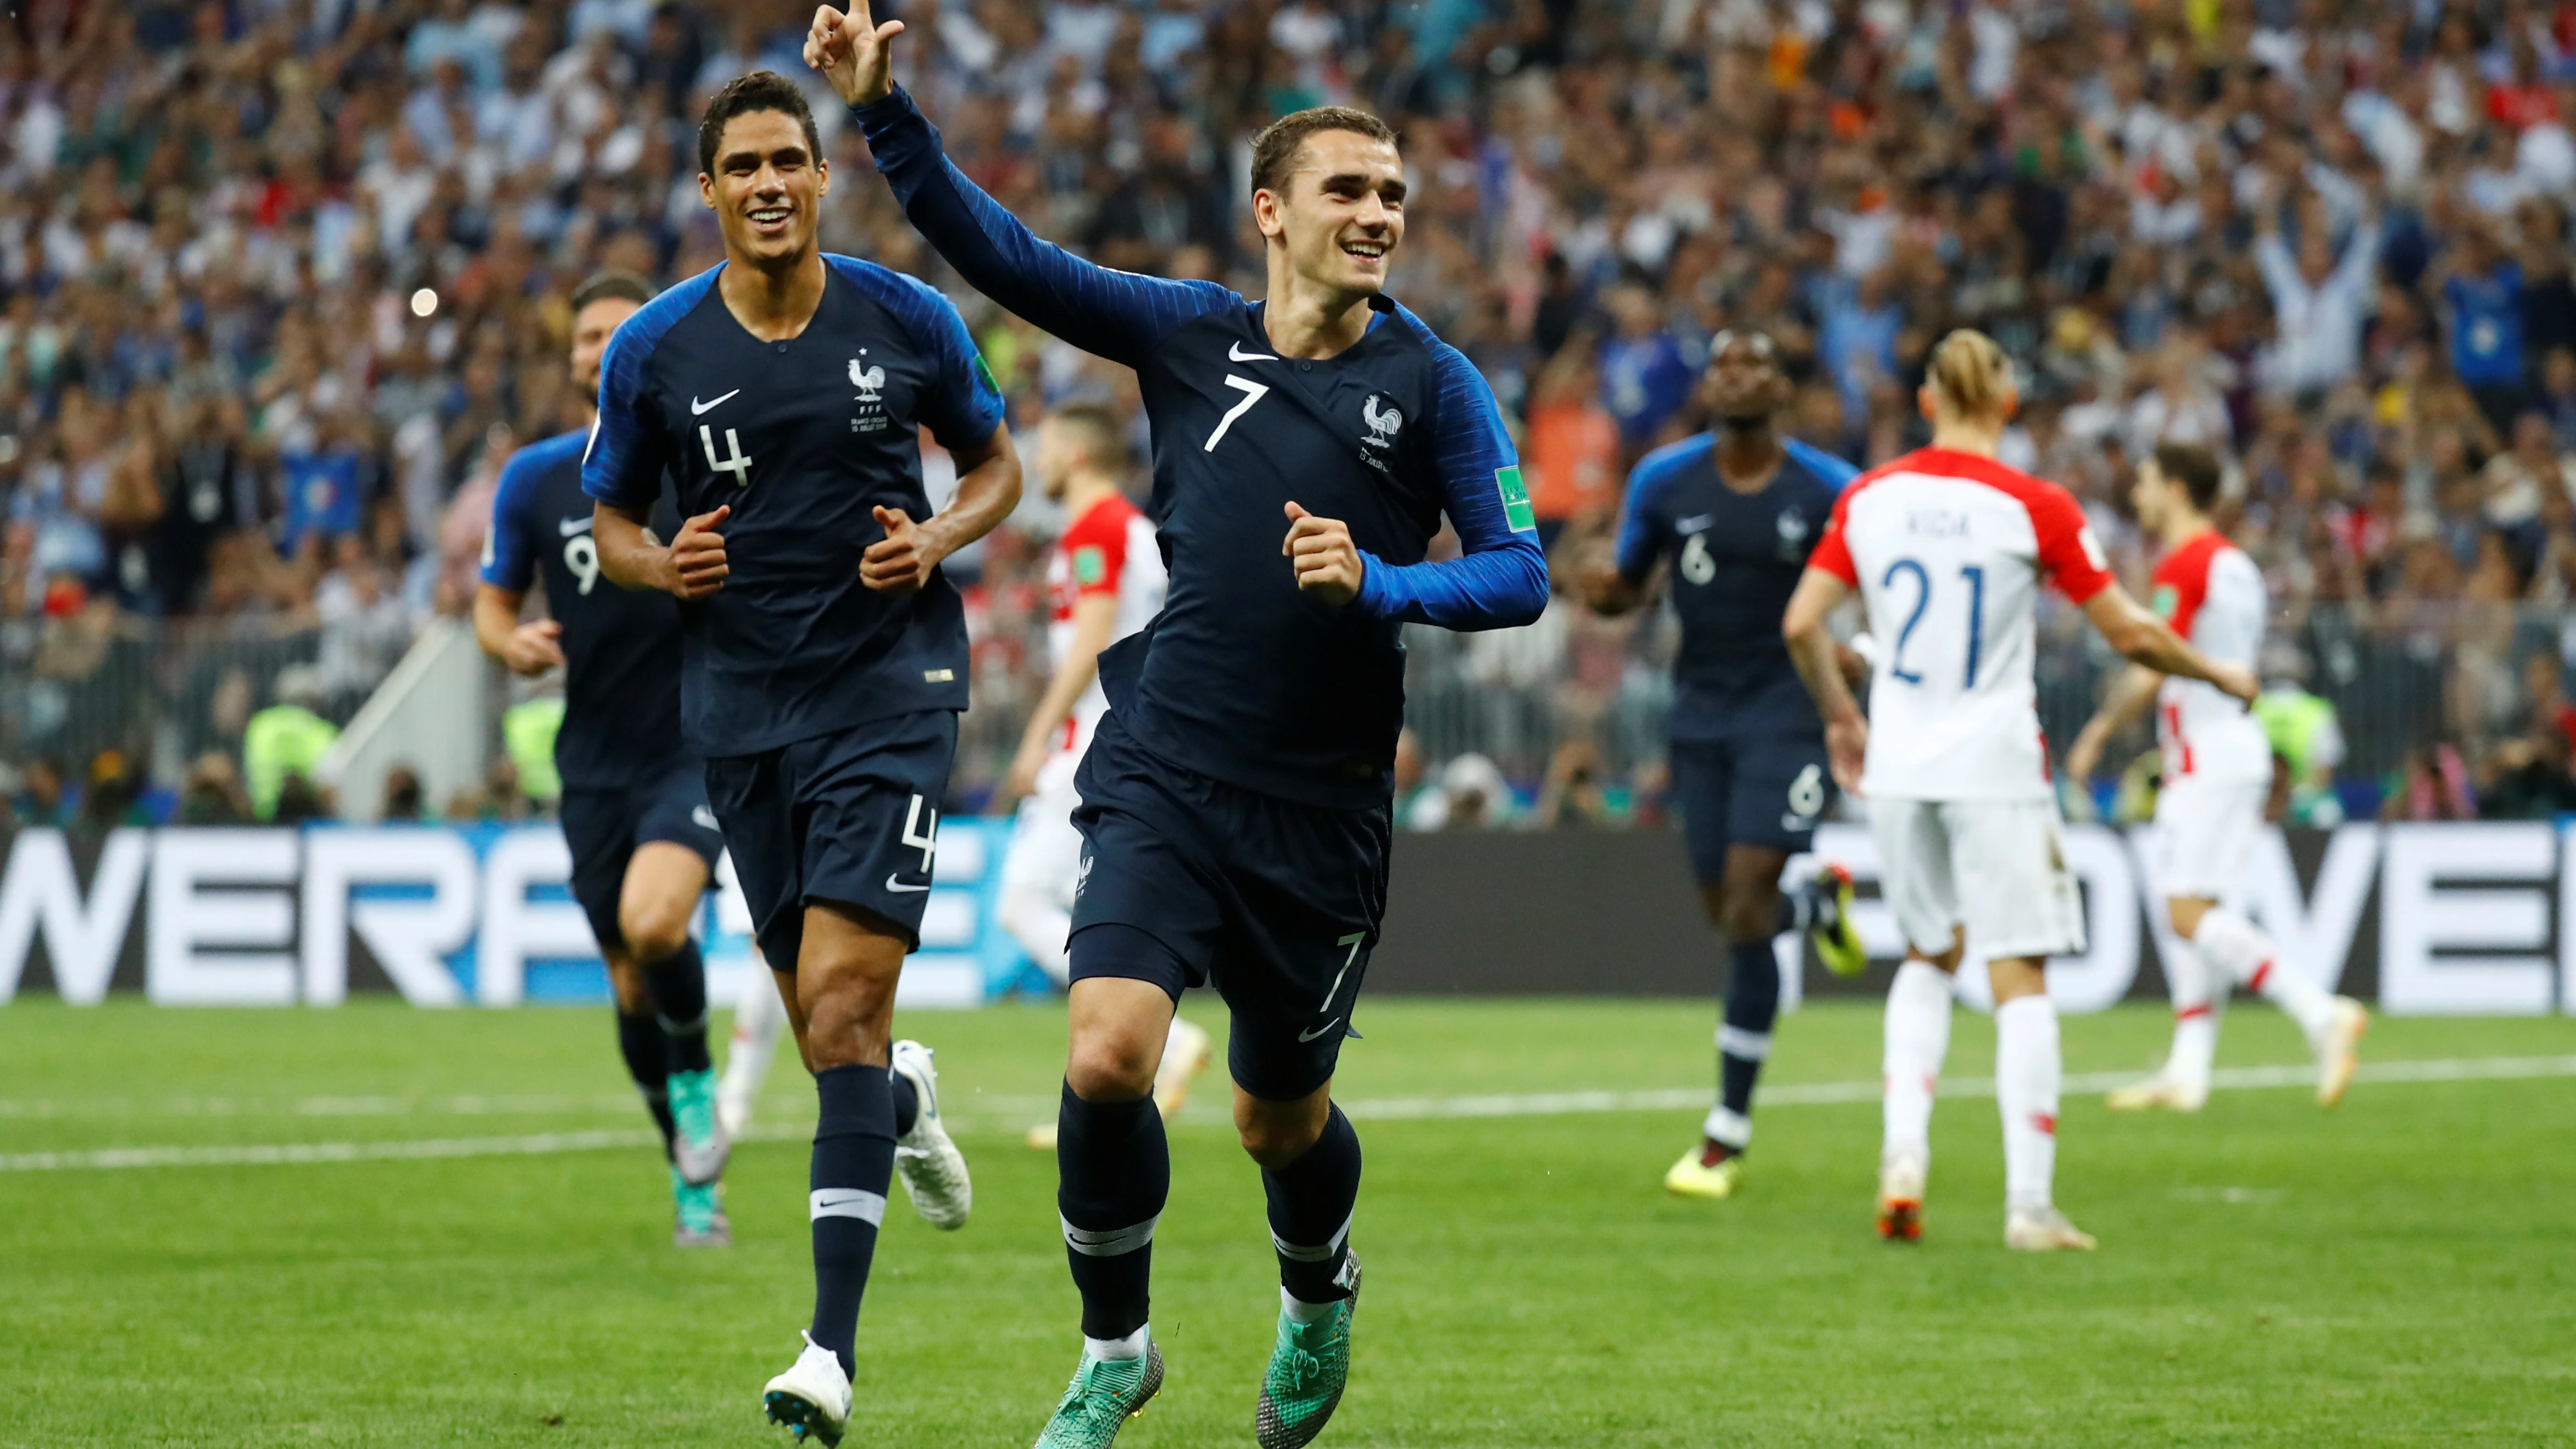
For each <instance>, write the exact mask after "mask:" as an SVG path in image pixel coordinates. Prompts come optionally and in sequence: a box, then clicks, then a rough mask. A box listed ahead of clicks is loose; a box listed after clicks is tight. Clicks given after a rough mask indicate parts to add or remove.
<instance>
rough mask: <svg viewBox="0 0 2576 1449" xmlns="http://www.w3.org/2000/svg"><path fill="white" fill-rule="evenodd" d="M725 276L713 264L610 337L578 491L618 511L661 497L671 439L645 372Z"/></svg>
mask: <svg viewBox="0 0 2576 1449" xmlns="http://www.w3.org/2000/svg"><path fill="white" fill-rule="evenodd" d="M723 270H724V266H723V264H722V263H718V264H717V265H715V266H712V267H709V268H708V269H706V270H705V271H703V272H700V273H698V274H697V275H696V276H694V277H691V278H689V279H688V280H687V281H685V282H680V283H677V284H675V285H674V286H672V288H671V289H670V290H669V291H666V292H664V293H663V294H662V295H660V296H658V297H655V298H654V299H653V300H652V301H650V302H647V303H645V304H644V305H643V306H642V307H641V308H639V309H638V310H637V311H636V313H635V315H634V316H632V317H629V318H627V319H626V320H625V321H624V322H621V323H619V324H618V326H617V330H616V331H615V332H613V333H611V334H610V335H609V338H608V352H607V354H606V355H605V356H603V357H601V358H600V361H599V421H598V422H597V423H596V424H595V425H593V427H592V428H591V434H590V446H589V448H588V450H587V451H586V452H584V453H583V454H582V459H581V491H582V492H584V493H587V494H589V495H590V496H591V497H593V498H596V499H599V500H600V501H602V502H604V503H614V504H616V505H618V506H619V507H621V508H643V507H648V506H650V505H651V504H652V502H653V499H654V497H655V496H656V495H658V494H659V493H660V492H661V489H662V464H663V459H664V457H665V453H664V450H665V449H666V448H667V447H668V446H669V445H670V440H669V439H667V438H664V437H663V436H662V435H661V428H660V425H659V423H658V422H657V421H656V420H655V418H654V416H653V412H652V409H651V408H650V407H648V406H646V404H645V398H644V381H645V379H644V374H645V370H646V368H647V367H649V366H650V365H651V363H652V361H653V353H654V350H655V349H656V348H658V347H660V346H661V345H662V339H663V337H665V336H666V335H668V334H669V332H670V330H671V329H672V328H673V327H676V326H678V325H679V322H680V319H681V318H683V317H686V316H688V315H689V314H690V313H691V312H694V311H696V310H697V308H698V305H699V304H700V303H702V302H704V301H705V300H706V299H707V294H708V293H709V292H712V291H714V290H715V285H716V277H717V275H718V274H719V273H721V272H723Z"/></svg>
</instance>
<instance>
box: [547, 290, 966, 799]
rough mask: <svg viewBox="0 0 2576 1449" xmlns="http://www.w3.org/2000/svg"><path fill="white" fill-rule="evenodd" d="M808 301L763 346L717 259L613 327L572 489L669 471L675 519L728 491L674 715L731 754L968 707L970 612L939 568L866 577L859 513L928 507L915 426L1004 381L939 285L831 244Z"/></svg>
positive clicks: (954, 432) (959, 440) (686, 626)
mask: <svg viewBox="0 0 2576 1449" xmlns="http://www.w3.org/2000/svg"><path fill="white" fill-rule="evenodd" d="M823 260H824V264H825V265H824V280H823V299H822V301H821V303H820V304H819V305H818V306H817V307H816V309H815V312H814V317H813V320H812V321H810V322H808V323H807V324H806V327H805V330H804V331H803V332H802V333H801V334H799V335H798V336H796V337H795V338H793V339H791V340H788V341H785V342H763V341H762V340H760V339H759V338H757V337H754V336H752V335H751V333H750V332H748V331H746V330H744V328H743V325H742V324H741V323H740V322H739V321H736V320H735V318H734V315H733V313H732V311H731V310H730V309H728V308H727V307H726V306H725V303H724V297H723V296H722V294H721V293H720V292H719V291H718V290H717V288H716V278H717V277H718V276H719V275H720V274H722V272H723V271H724V268H723V266H722V265H718V266H717V267H715V268H713V269H711V270H709V271H706V272H703V273H701V274H699V275H697V276H695V277H691V278H690V279H689V280H687V281H685V282H682V283H680V284H679V285H677V286H675V287H673V288H671V289H670V290H669V291H667V292H664V293H663V294H662V295H660V296H658V297H656V298H654V299H653V300H652V301H651V302H648V303H646V304H645V305H644V307H643V309H642V310H641V311H639V312H637V313H636V314H635V315H634V316H632V317H630V318H628V319H627V320H626V322H625V324H624V325H623V326H620V327H619V328H618V329H617V332H616V335H615V336H613V337H612V338H610V339H609V344H608V354H607V357H606V358H605V359H604V360H603V362H602V363H601V368H600V383H599V423H598V425H597V427H596V428H595V429H594V430H593V432H592V435H591V444H590V450H589V452H588V454H587V456H585V458H584V459H583V461H582V470H581V486H582V488H583V489H584V491H586V492H587V493H589V495H590V496H591V497H593V498H596V499H600V500H602V501H604V502H607V503H612V504H615V505H617V506H619V507H630V506H637V507H640V506H643V505H645V504H648V503H650V502H651V501H652V499H653V497H654V495H655V494H656V493H657V492H658V491H659V490H660V488H661V487H662V480H663V478H664V477H665V476H666V475H667V476H668V477H669V479H670V480H671V483H672V485H673V487H674V488H675V490H676V491H677V494H678V498H679V508H680V512H681V514H682V515H683V516H687V517H694V516H696V515H698V514H702V513H707V512H710V511H712V510H714V509H715V508H716V507H717V506H718V505H719V504H730V505H731V506H732V508H733V513H732V515H731V516H730V517H729V518H727V519H726V521H725V522H724V524H723V525H722V526H721V527H720V528H719V529H718V530H717V531H718V532H719V533H721V534H722V535H723V536H724V541H725V565H726V568H727V569H728V573H727V575H726V577H725V581H724V587H722V588H720V589H718V590H717V591H716V592H715V593H714V594H712V595H710V596H708V597H707V598H705V599H701V600H698V601H696V602H694V603H686V604H682V605H681V606H680V619H681V637H682V640H683V649H682V658H683V669H682V674H681V685H680V706H681V720H682V724H683V727H684V728H685V729H686V731H687V733H688V738H689V742H690V743H691V744H692V745H694V746H696V747H697V749H698V750H699V752H700V753H702V754H706V755H709V756H716V755H746V754H753V753H757V752H759V751H762V750H768V749H775V748H777V747H778V746H780V745H785V744H792V743H794V742H795V741H798V740H803V739H811V738H813V737H814V736H816V735H822V734H829V733H832V732H834V731H838V730H845V729H848V728H850V727H852V726H854V725H858V724H863V723H866V722H867V721H870V720H878V719H886V718H890V717H892V716H895V715H902V714H912V713H915V712H917V711H921V710H932V709H949V710H958V709H964V708H965V707H966V664H967V660H966V614H965V608H964V605H963V604H962V602H961V601H960V600H959V598H958V596H957V589H956V587H955V586H954V585H952V584H950V583H949V582H948V580H947V578H946V576H945V575H944V574H935V575H934V576H933V578H932V579H931V581H930V583H929V585H928V586H927V587H925V588H922V589H920V590H918V591H917V592H914V593H911V594H885V593H879V592H877V591H875V590H873V589H870V588H868V587H866V586H865V585H863V584H861V583H860V582H859V556H860V555H861V554H862V553H864V552H865V551H866V550H867V547H868V545H870V544H872V543H875V542H877V541H878V540H880V539H882V538H884V537H885V529H884V528H883V527H881V526H879V525H878V523H877V521H876V517H875V515H874V512H873V510H874V509H875V508H877V507H878V506H879V505H883V506H884V507H887V508H900V509H902V510H904V512H905V513H907V514H909V515H910V516H911V517H913V518H914V519H922V518H927V517H929V516H930V498H929V495H928V494H926V493H925V492H924V491H923V490H922V481H921V442H920V434H919V431H918V430H919V429H920V428H923V427H927V428H928V429H930V432H931V435H932V436H933V437H935V438H937V439H938V440H939V442H940V443H941V444H942V445H943V446H946V447H949V448H965V447H971V446H975V445H979V444H982V443H984V442H986V441H987V440H989V439H990V438H991V437H992V436H993V431H994V429H996V428H998V427H999V426H1001V421H1002V395H1001V393H1000V391H999V390H998V389H997V388H995V387H994V385H993V379H992V374H991V373H990V372H988V371H986V370H985V368H984V364H983V360H982V359H981V358H980V357H978V356H977V355H976V352H975V344H974V340H973V339H972V338H971V337H969V336H968V335H967V332H966V323H965V320H964V319H963V318H961V317H959V316H958V315H957V309H956V308H955V307H954V306H952V305H950V303H949V301H948V299H947V298H945V297H943V296H941V295H939V293H938V292H936V291H934V290H932V289H931V288H930V287H929V286H927V285H925V284H923V283H922V282H919V281H917V280H915V279H913V278H911V277H907V276H904V275H903V274H902V273H900V272H894V271H889V270H887V269H886V268H884V267H880V266H878V265H876V264H875V263H873V262H864V261H859V260H857V259H855V258H852V257H843V256H831V255H826V256H825V257H824V259H823Z"/></svg>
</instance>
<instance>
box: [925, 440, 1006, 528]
mask: <svg viewBox="0 0 2576 1449" xmlns="http://www.w3.org/2000/svg"><path fill="white" fill-rule="evenodd" d="M997 436H1005V435H997ZM961 461H963V460H961ZM1019 506H1020V460H1019V458H1018V457H1017V456H1016V455H1014V454H1013V453H1011V452H1010V451H1009V449H1007V448H1005V449H1003V450H1002V451H999V452H996V453H994V454H992V455H991V456H988V457H986V458H985V459H984V460H983V461H981V462H979V463H976V464H974V465H973V466H972V467H970V468H968V469H967V470H966V471H965V472H964V473H962V474H960V475H959V476H958V479H957V496H956V497H954V498H951V499H950V500H948V506H947V507H945V508H943V509H941V510H939V511H938V512H937V513H935V514H933V515H931V516H930V517H929V518H928V519H925V520H924V521H923V522H922V525H921V530H922V532H924V533H927V534H929V535H930V536H931V538H932V539H933V540H934V542H935V544H936V546H937V548H938V550H939V555H938V556H939V557H941V558H946V557H947V556H948V555H950V554H953V553H955V552H956V551H957V550H959V549H961V548H964V547H965V546H966V545H968V544H970V543H973V542H974V541H975V540H977V539H979V538H982V537H983V536H984V535H985V534H988V533H991V532H992V531H993V530H994V528H996V527H997V526H999V525H1000V523H1001V521H1002V520H1003V519H1005V518H1008V517H1010V516H1011V510H1012V509H1014V508H1017V507H1019Z"/></svg>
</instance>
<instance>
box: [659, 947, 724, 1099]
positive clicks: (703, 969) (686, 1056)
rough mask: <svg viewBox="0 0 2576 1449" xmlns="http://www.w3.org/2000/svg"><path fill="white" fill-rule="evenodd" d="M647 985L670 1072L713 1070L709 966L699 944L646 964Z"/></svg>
mask: <svg viewBox="0 0 2576 1449" xmlns="http://www.w3.org/2000/svg"><path fill="white" fill-rule="evenodd" d="M644 985H645V988H646V989H647V990H649V991H651V992H652V993H653V1010H654V1013H655V1014H656V1015H657V1016H659V1017H660V1018H661V1025H662V1034H663V1036H664V1037H665V1038H666V1039H667V1042H668V1045H667V1047H666V1050H667V1051H668V1052H669V1054H670V1063H671V1070H672V1071H675V1072H703V1071H706V1070H707V1069H709V1068H710V1067H712V1066H714V1065H715V1062H714V1059H713V1058H711V1057H709V1056H708V1055H707V965H706V962H705V961H704V960H703V959H702V958H701V957H700V956H699V955H698V943H697V942H695V941H688V940H684V941H682V942H681V943H680V949H679V950H677V951H674V952H672V953H671V954H670V955H668V956H665V957H663V958H662V959H661V960H659V961H648V962H646V963H645V965H644Z"/></svg>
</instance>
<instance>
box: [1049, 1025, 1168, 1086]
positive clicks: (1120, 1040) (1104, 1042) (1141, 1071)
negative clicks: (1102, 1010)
mask: <svg viewBox="0 0 2576 1449" xmlns="http://www.w3.org/2000/svg"><path fill="white" fill-rule="evenodd" d="M1162 1053H1163V1033H1162V1032H1161V1031H1159V1030H1157V1031H1154V1032H1150V1033H1148V1032H1140V1031H1126V1030H1119V1029H1117V1028H1116V1025H1115V1024H1112V1026H1111V1027H1110V1028H1109V1029H1095V1030H1090V1031H1079V1032H1076V1033H1075V1034H1074V1037H1073V1046H1072V1049H1071V1050H1070V1051H1069V1052H1067V1053H1066V1055H1065V1064H1064V1080H1065V1083H1066V1085H1068V1086H1070V1087H1072V1088H1073V1094H1074V1095H1075V1096H1077V1097H1080V1098H1081V1099H1083V1100H1084V1101H1086V1102H1132V1101H1134V1100H1136V1099H1137V1098H1139V1097H1142V1096H1146V1095H1148V1094H1149V1093H1151V1092H1152V1091H1153V1090H1154V1069H1155V1067H1157V1066H1159V1065H1160V1064H1161V1062H1162Z"/></svg>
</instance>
